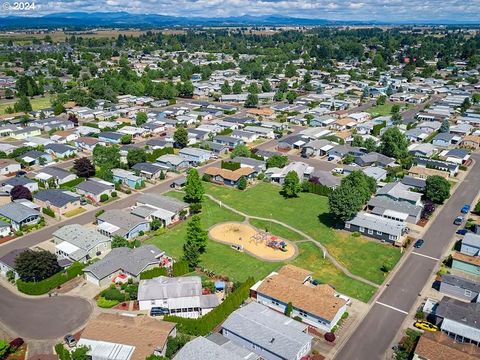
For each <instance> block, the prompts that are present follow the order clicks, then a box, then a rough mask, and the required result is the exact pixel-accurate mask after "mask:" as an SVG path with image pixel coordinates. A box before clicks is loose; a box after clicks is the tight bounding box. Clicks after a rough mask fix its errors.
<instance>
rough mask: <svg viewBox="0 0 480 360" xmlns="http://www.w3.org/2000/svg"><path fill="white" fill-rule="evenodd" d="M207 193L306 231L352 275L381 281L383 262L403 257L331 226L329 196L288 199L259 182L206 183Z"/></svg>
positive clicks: (392, 249)
mask: <svg viewBox="0 0 480 360" xmlns="http://www.w3.org/2000/svg"><path fill="white" fill-rule="evenodd" d="M205 189H206V191H207V193H209V194H211V195H213V196H214V197H215V198H217V199H218V200H221V201H222V202H224V203H225V204H227V205H230V206H232V207H233V208H235V209H237V210H240V211H242V212H244V213H245V214H248V215H253V216H259V217H264V218H267V219H269V218H273V219H276V220H278V221H281V222H284V223H286V224H288V225H290V226H292V227H294V228H296V229H298V230H301V231H303V232H304V233H306V234H307V235H309V236H311V237H312V238H314V239H315V240H317V241H319V242H321V243H322V244H324V245H325V246H326V247H327V249H328V251H329V252H330V253H331V254H332V255H333V256H335V257H336V258H337V260H338V261H339V262H340V263H342V264H343V265H344V266H345V267H346V268H347V269H348V270H349V271H350V272H351V273H352V274H355V275H358V276H361V277H363V278H365V279H368V280H370V281H373V282H375V283H377V284H381V283H383V281H384V278H385V275H384V272H383V271H382V267H383V265H388V266H389V268H390V269H391V268H392V267H393V266H394V265H395V264H396V263H397V261H398V260H399V259H400V257H401V254H400V250H399V249H397V248H394V247H392V246H390V245H385V244H381V243H379V242H375V241H371V240H367V239H365V238H362V237H353V236H345V234H343V232H339V231H336V230H333V229H332V223H331V219H330V217H329V214H328V199H327V198H326V197H324V196H319V195H315V194H310V193H301V194H300V195H299V197H298V198H294V199H285V198H283V197H282V196H281V195H280V194H279V191H280V187H278V186H276V185H272V184H268V183H259V184H258V185H255V186H252V187H250V188H249V189H247V190H245V191H239V190H235V189H230V188H227V187H224V186H218V185H213V184H210V183H206V184H205Z"/></svg>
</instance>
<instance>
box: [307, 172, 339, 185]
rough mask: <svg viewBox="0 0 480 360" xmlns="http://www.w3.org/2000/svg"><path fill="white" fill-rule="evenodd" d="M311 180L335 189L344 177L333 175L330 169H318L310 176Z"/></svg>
mask: <svg viewBox="0 0 480 360" xmlns="http://www.w3.org/2000/svg"><path fill="white" fill-rule="evenodd" d="M310 181H311V182H313V183H316V184H321V185H323V186H327V187H329V188H332V189H335V188H336V187H337V186H339V185H340V183H341V182H342V178H341V177H340V176H335V175H332V173H331V172H330V171H325V170H316V171H315V172H313V173H312V175H311V176H310Z"/></svg>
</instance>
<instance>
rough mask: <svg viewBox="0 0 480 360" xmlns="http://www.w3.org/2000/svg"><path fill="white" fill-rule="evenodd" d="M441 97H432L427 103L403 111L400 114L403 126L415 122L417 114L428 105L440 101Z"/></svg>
mask: <svg viewBox="0 0 480 360" xmlns="http://www.w3.org/2000/svg"><path fill="white" fill-rule="evenodd" d="M442 97H443V96H441V95H432V97H431V98H430V99H428V100H427V101H425V102H424V103H421V104H418V105H415V106H414V107H413V108H411V109H408V110H405V111H403V112H402V117H403V123H404V124H409V123H412V122H415V121H416V119H415V116H417V114H418V113H419V112H420V111H422V110H423V109H425V107H426V106H427V105H430V104H432V103H434V102H436V101H438V100H440V99H441V98H442Z"/></svg>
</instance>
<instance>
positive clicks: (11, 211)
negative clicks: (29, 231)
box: [0, 202, 40, 223]
mask: <svg viewBox="0 0 480 360" xmlns="http://www.w3.org/2000/svg"><path fill="white" fill-rule="evenodd" d="M0 215H1V216H3V217H6V218H8V219H10V220H12V221H14V222H16V223H20V222H22V221H23V220H25V219H26V218H28V217H30V216H40V212H38V211H37V210H34V209H31V208H29V207H28V206H24V205H22V204H19V203H15V202H12V203H10V204H5V205H2V206H0Z"/></svg>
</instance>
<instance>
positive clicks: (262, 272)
mask: <svg viewBox="0 0 480 360" xmlns="http://www.w3.org/2000/svg"><path fill="white" fill-rule="evenodd" d="M166 195H169V196H173V197H176V198H182V196H183V195H182V194H181V193H177V192H170V193H167V194H166ZM200 216H201V219H202V226H203V227H204V228H205V229H208V228H209V227H211V226H213V225H214V224H217V223H220V222H225V221H242V220H243V218H242V217H241V216H239V215H237V214H234V213H232V212H231V211H229V210H227V209H225V208H221V207H220V206H218V205H217V204H215V203H214V202H213V201H211V200H209V199H208V198H207V199H205V200H204V203H203V210H202V213H201V215H200ZM252 224H253V225H254V226H258V227H260V228H264V227H265V225H267V226H268V228H269V230H270V231H271V232H272V233H273V234H274V235H277V236H281V237H285V238H287V239H289V240H300V237H299V235H298V234H296V233H294V232H292V231H291V230H289V229H286V228H285V227H283V226H281V225H276V226H271V225H269V224H266V222H259V221H252ZM186 229H187V222H182V223H180V224H178V225H176V226H174V227H173V228H171V229H168V230H166V232H165V233H163V234H159V235H155V236H153V237H152V238H151V239H149V240H148V241H147V243H151V244H154V245H156V246H158V247H159V248H160V249H162V250H164V251H165V252H166V253H167V254H168V255H170V256H173V257H174V258H176V259H179V258H181V257H182V254H183V253H182V251H183V250H182V247H183V243H184V239H185V236H186ZM290 236H297V239H290ZM298 249H299V255H298V256H297V257H296V258H295V259H293V260H292V261H290V263H292V264H295V265H297V266H300V267H303V268H306V269H309V270H311V271H313V272H314V276H315V278H316V279H318V280H320V281H322V282H325V283H329V284H331V285H332V286H334V287H335V288H336V289H337V290H338V291H340V292H342V293H344V294H346V295H348V296H352V297H355V298H357V299H359V300H361V301H364V302H367V301H368V300H369V299H370V298H371V296H372V295H373V294H374V293H375V290H376V289H375V288H374V287H372V286H369V285H367V284H364V283H362V282H360V281H357V280H354V279H351V278H349V277H348V276H346V275H344V274H343V273H342V272H341V271H340V270H338V269H337V268H336V267H335V266H334V265H333V264H332V263H331V262H330V261H329V260H328V259H323V255H322V252H321V250H320V249H318V248H317V247H316V246H315V245H314V244H313V243H299V244H298ZM284 264H285V263H282V262H266V261H262V260H259V259H257V258H254V257H252V256H250V255H248V254H246V253H241V252H238V251H236V250H233V249H232V248H231V247H230V246H228V245H223V244H220V243H217V242H215V241H212V240H210V241H209V242H208V244H207V251H206V253H205V254H203V255H202V263H201V265H202V266H203V267H204V268H207V269H209V270H212V271H214V272H215V273H216V274H222V275H227V276H229V277H230V278H231V279H233V280H235V281H242V280H245V279H246V278H247V277H248V276H253V277H254V278H255V279H257V280H259V279H261V278H263V277H265V276H266V275H268V274H269V273H271V272H272V271H275V270H278V269H279V268H280V267H281V266H283V265H284Z"/></svg>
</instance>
